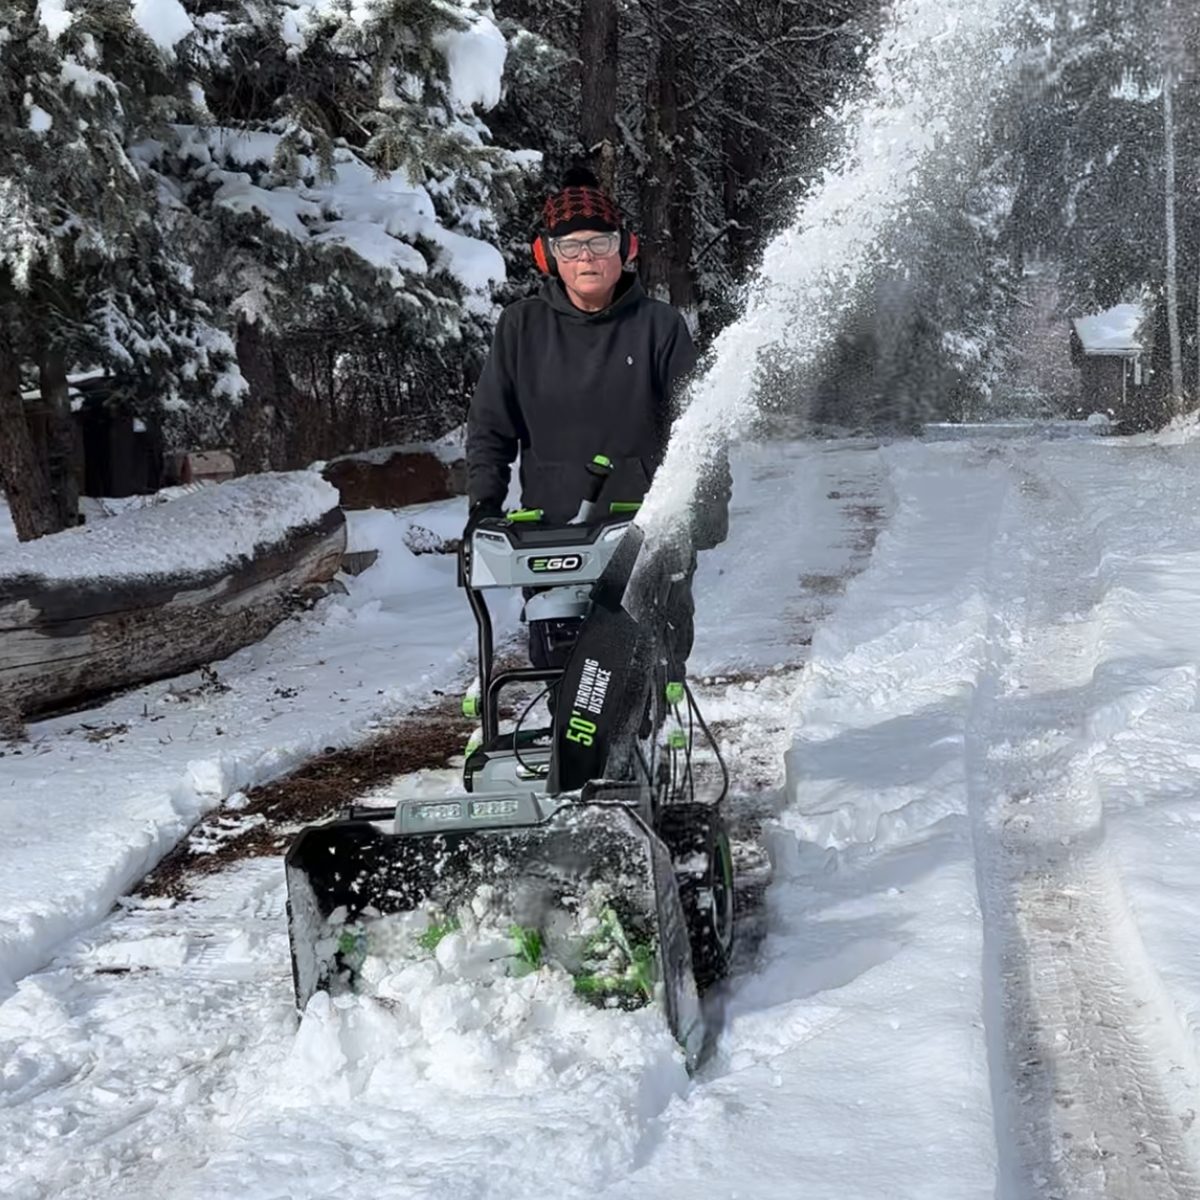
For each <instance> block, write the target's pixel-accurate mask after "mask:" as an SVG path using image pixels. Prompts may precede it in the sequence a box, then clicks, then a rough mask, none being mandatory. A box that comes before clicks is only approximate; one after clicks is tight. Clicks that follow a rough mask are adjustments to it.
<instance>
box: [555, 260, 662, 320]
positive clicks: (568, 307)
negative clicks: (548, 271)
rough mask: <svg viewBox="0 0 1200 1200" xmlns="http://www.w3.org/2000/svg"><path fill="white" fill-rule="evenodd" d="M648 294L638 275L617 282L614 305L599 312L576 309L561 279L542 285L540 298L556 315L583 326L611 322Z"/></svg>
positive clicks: (624, 277)
mask: <svg viewBox="0 0 1200 1200" xmlns="http://www.w3.org/2000/svg"><path fill="white" fill-rule="evenodd" d="M645 294H646V291H645V289H644V288H643V287H642V281H641V280H640V279H639V278H638V277H637V275H636V274H632V273H627V274H623V275H622V276H621V278H620V279H619V280H618V281H617V290H616V292H615V293H614V294H613V300H612V303H611V304H610V305H609V306H608V307H607V308H602V309H601V310H600V311H599V312H594V313H591V312H584V311H583V309H581V308H576V307H575V305H573V304H572V303H571V301H570V298H569V297H568V296H567V289H566V288H565V287H563V282H562V280H561V279H557V278H551V279H547V280H546V281H545V282H544V283H543V284H542V290H541V291H540V292H539V293H538V298H539V299H541V300H544V301H545V302H546V303H547V304H548V305H550V307H551V308H552V309H554V311H555V312H556V313H561V314H562V315H563V316H564V317H570V318H571V319H572V320H575V321H580V322H582V323H583V324H592V323H596V322H600V321H611V320H612V319H613V318H614V317H616V316H617V315H618V314H619V313H621V312H622V311H623V310H624V309H626V308H629V307H631V306H632V305H634V304H636V303H637V302H638V301H639V300H640V299H642V298H643V297H644V296H645Z"/></svg>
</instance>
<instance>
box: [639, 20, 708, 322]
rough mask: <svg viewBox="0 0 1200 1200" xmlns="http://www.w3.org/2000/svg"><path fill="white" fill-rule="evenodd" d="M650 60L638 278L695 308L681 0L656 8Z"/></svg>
mask: <svg viewBox="0 0 1200 1200" xmlns="http://www.w3.org/2000/svg"><path fill="white" fill-rule="evenodd" d="M655 18H656V20H655V52H654V62H653V66H652V69H651V72H650V78H649V79H648V81H647V88H646V159H647V165H646V170H645V177H644V180H643V198H642V222H643V226H644V234H645V238H644V242H643V251H642V263H643V272H642V278H643V282H644V283H645V285H646V291H647V292H649V294H650V295H651V296H655V297H657V298H658V299H660V300H669V301H670V302H671V303H672V304H675V305H676V306H677V307H679V308H683V309H685V310H690V309H694V307H695V302H696V293H695V281H694V280H693V278H692V262H691V259H692V245H693V240H694V237H695V233H694V230H695V218H694V212H693V208H692V198H693V188H692V186H691V177H692V166H691V162H690V158H691V154H692V151H693V145H694V141H695V136H694V128H693V126H692V124H691V117H690V114H689V113H688V111H687V110H686V109H684V115H683V118H682V120H681V107H682V106H684V105H685V104H686V100H687V90H688V87H689V79H690V75H689V73H688V71H687V70H686V68H685V67H684V66H683V59H684V49H685V48H684V46H683V45H682V44H681V42H680V38H679V33H678V31H679V30H681V29H683V28H684V27H685V26H686V23H687V13H686V8H685V5H684V4H683V3H682V2H681V0H663V3H660V4H659V5H658V6H657V8H656V10H655Z"/></svg>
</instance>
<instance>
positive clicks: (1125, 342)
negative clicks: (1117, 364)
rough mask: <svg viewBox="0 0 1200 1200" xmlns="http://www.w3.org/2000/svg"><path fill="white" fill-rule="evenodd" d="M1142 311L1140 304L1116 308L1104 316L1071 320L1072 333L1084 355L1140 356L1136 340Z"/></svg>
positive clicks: (1144, 316)
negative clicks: (1072, 325)
mask: <svg viewBox="0 0 1200 1200" xmlns="http://www.w3.org/2000/svg"><path fill="white" fill-rule="evenodd" d="M1145 319H1146V311H1145V309H1143V308H1142V306H1141V305H1140V304H1118V305H1116V306H1115V307H1113V308H1110V309H1109V310H1108V311H1107V312H1102V313H1096V314H1094V315H1093V316H1090V317H1076V318H1075V332H1076V333H1077V334H1078V335H1079V340H1080V341H1081V342H1082V343H1083V352H1084V354H1114V355H1135V354H1141V352H1142V350H1143V349H1145V347H1144V346H1143V345H1142V340H1141V338H1140V337H1139V336H1138V331H1139V330H1140V329H1141V326H1142V322H1143V321H1145Z"/></svg>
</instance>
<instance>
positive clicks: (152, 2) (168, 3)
mask: <svg viewBox="0 0 1200 1200" xmlns="http://www.w3.org/2000/svg"><path fill="white" fill-rule="evenodd" d="M133 19H134V22H135V23H136V24H137V25H138V26H139V27H140V28H141V30H142V32H143V33H144V34H145V35H146V36H147V37H148V38H149V39H150V40H151V41H152V42H153V43H154V44H155V45H156V46H157V47H158V48H159V49H160V50H161V51H163V53H164V54H166V55H167V56H168V57H174V53H175V47H176V45H178V43H180V42H181V41H183V39H184V38H185V37H187V36H188V34H190V33H194V32H195V26H194V25H193V24H192V19H191V17H189V16H188V15H187V12H186V11H185V10H184V7H183V5H182V4H181V3H180V2H179V0H133Z"/></svg>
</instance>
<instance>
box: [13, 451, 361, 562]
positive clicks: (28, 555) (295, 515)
mask: <svg viewBox="0 0 1200 1200" xmlns="http://www.w3.org/2000/svg"><path fill="white" fill-rule="evenodd" d="M337 503H338V496H337V489H336V488H334V487H332V486H331V485H330V484H328V483H326V482H325V480H324V479H322V478H321V476H320V475H318V474H316V473H315V472H310V471H295V472H291V473H287V474H278V473H272V474H263V475H247V476H244V477H242V478H240V479H231V480H229V481H228V482H226V483H221V484H215V485H213V486H212V487H206V488H202V489H199V490H195V491H187V492H185V493H184V494H183V495H181V496H179V498H178V499H175V500H173V501H172V502H171V503H169V504H156V505H151V506H149V507H144V508H137V509H133V510H130V511H127V512H125V513H122V514H121V515H120V516H117V517H113V518H111V519H109V520H105V521H99V522H97V523H95V524H91V525H81V526H79V527H77V528H75V529H68V530H65V531H64V532H62V533H57V534H52V535H51V536H49V537H44V538H38V539H36V540H35V541H32V542H26V543H23V544H21V545H16V546H14V545H9V546H7V547H4V546H2V545H0V577H8V578H19V577H28V576H33V577H36V578H39V579H43V580H45V581H46V582H47V583H50V582H54V583H64V582H70V581H85V580H86V581H92V580H96V579H105V578H107V579H111V580H113V581H114V582H115V581H128V580H137V579H152V578H156V577H165V576H171V575H175V574H178V573H181V572H186V573H192V574H196V573H200V572H205V571H218V570H221V569H224V568H228V567H231V566H233V565H235V564H237V563H238V562H240V561H242V560H244V559H245V558H247V557H249V556H250V555H252V554H253V553H254V551H255V549H256V548H258V547H260V546H267V545H273V544H275V543H278V542H280V541H282V540H283V539H284V538H286V537H287V536H288V534H289V533H291V532H292V531H294V530H297V529H302V528H305V527H311V526H312V525H314V524H316V523H317V522H318V521H320V519H321V518H322V517H323V516H324V515H325V514H326V513H327V512H329V511H330V510H331V509H333V508H335V507H337ZM198 531H203V533H202V534H201V535H200V536H199V538H198Z"/></svg>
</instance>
